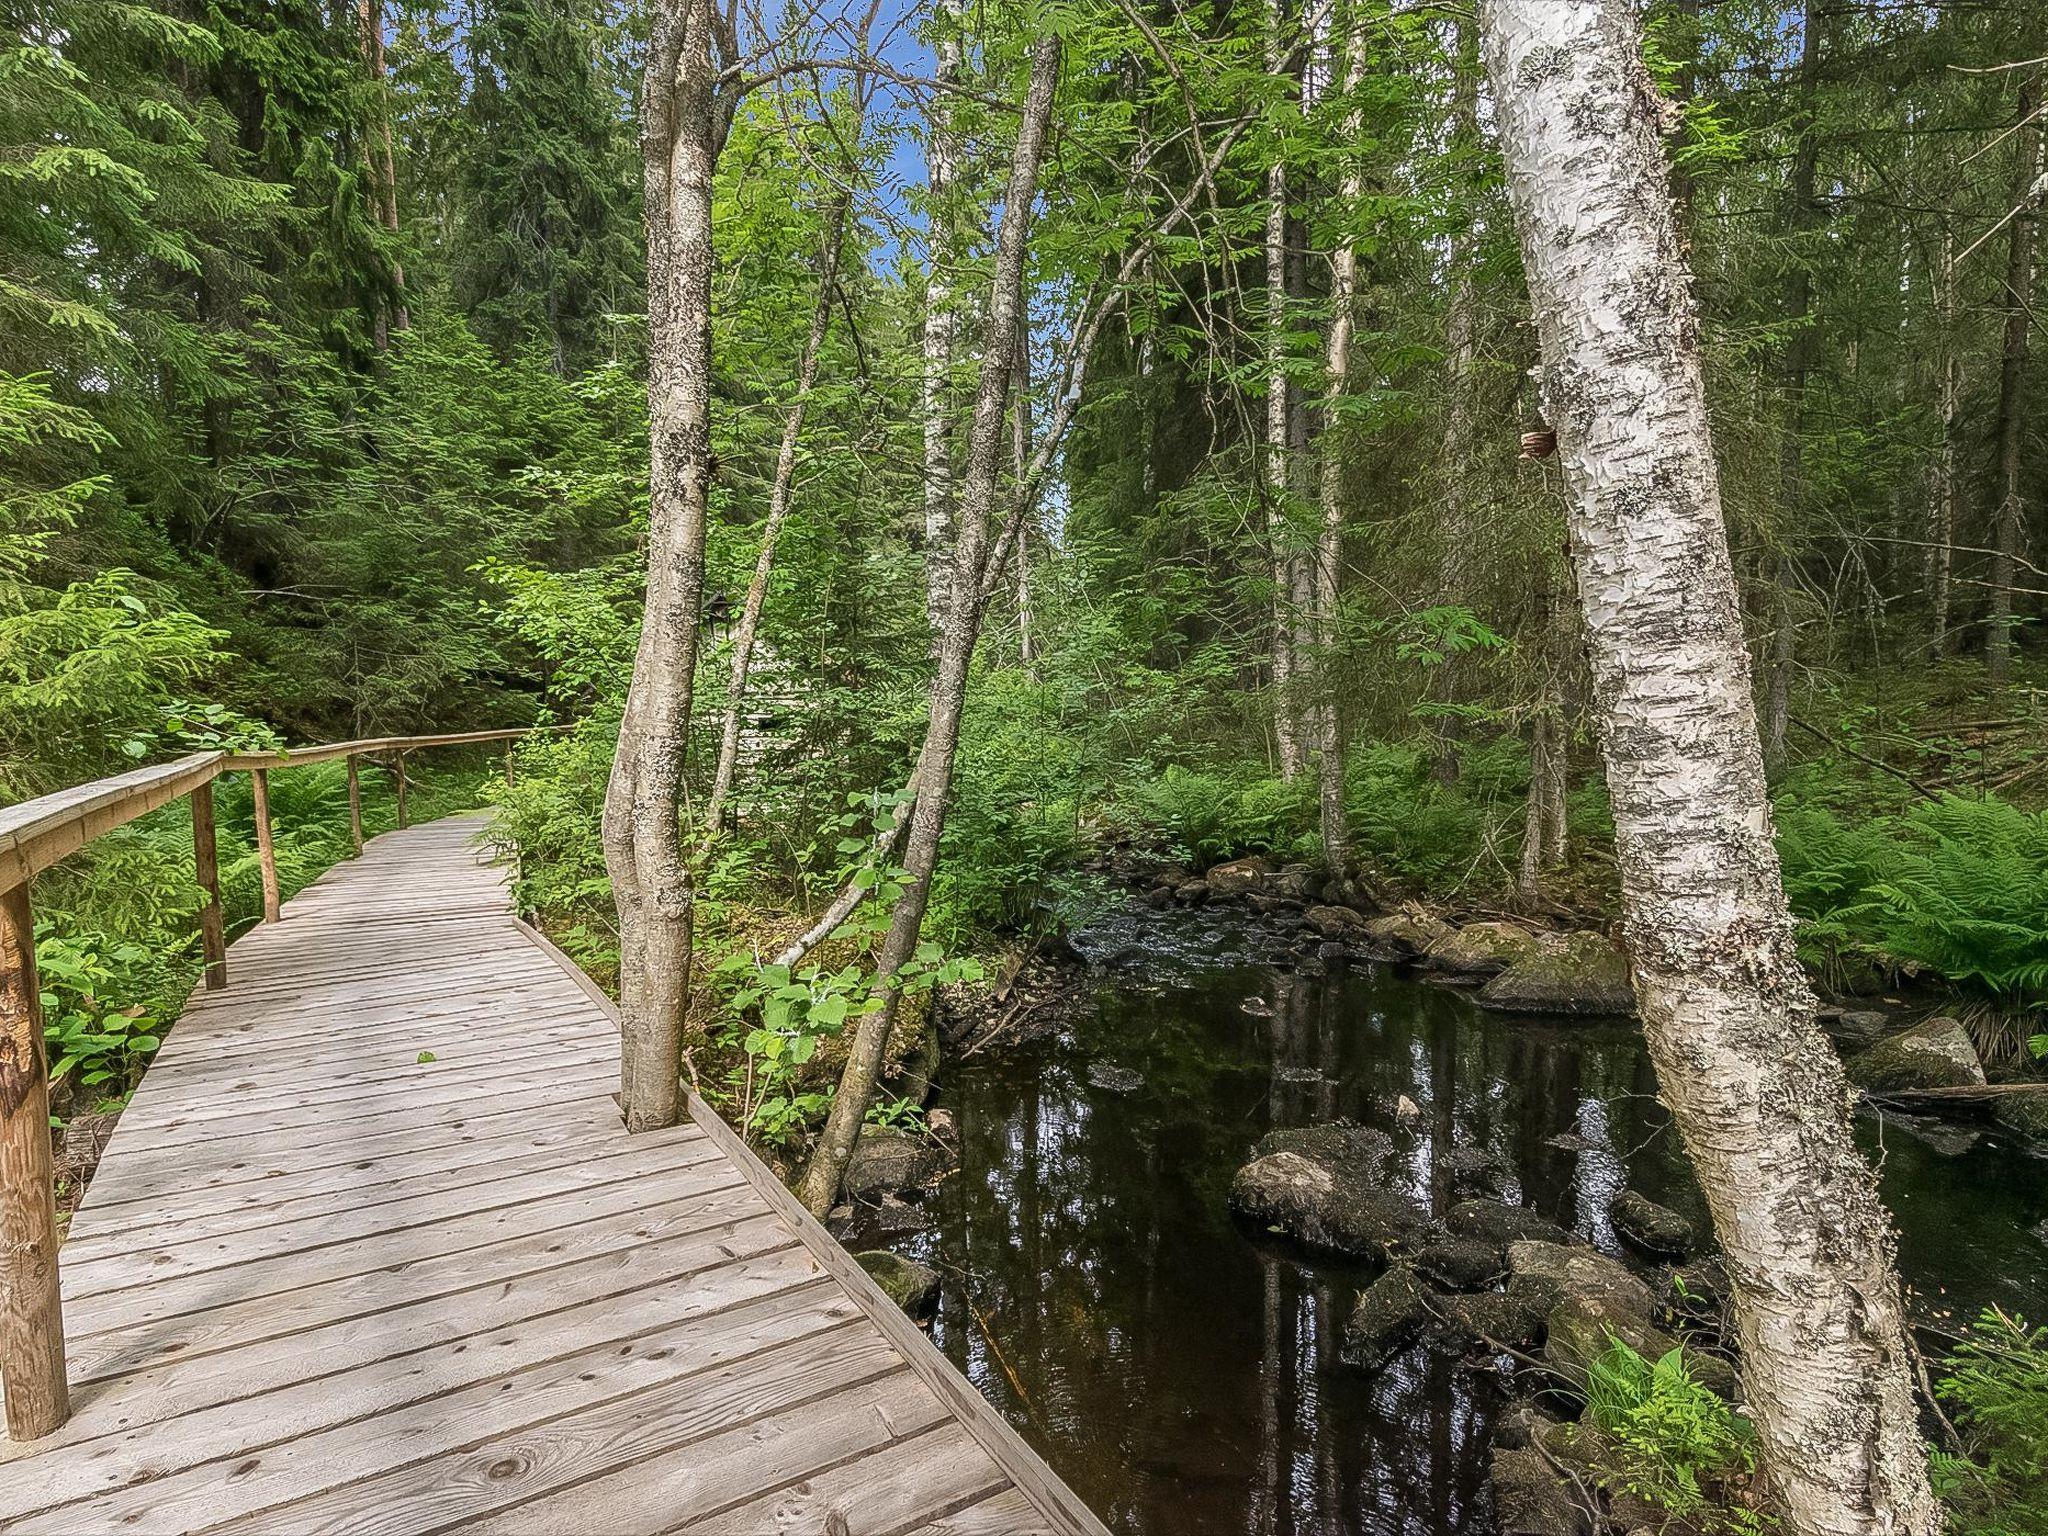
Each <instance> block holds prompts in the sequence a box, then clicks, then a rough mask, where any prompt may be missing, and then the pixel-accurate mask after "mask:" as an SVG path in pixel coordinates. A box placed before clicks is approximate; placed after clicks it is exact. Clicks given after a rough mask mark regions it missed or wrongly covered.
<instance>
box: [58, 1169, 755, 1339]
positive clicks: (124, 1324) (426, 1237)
mask: <svg viewBox="0 0 2048 1536" xmlns="http://www.w3.org/2000/svg"><path fill="white" fill-rule="evenodd" d="M666 1156H667V1152H666V1149H664V1148H654V1149H650V1150H649V1151H647V1152H644V1153H643V1152H637V1151H628V1152H627V1153H626V1154H625V1155H624V1156H623V1157H621V1158H620V1159H619V1160H618V1161H617V1162H615V1163H613V1164H612V1165H611V1166H610V1168H609V1169H608V1170H607V1171H606V1174H605V1182H603V1183H601V1184H598V1185H596V1186H594V1187H592V1188H589V1189H571V1190H565V1191H558V1192H556V1193H552V1194H547V1195H541V1196H538V1197H535V1198H532V1199H528V1200H524V1201H521V1202H520V1203H519V1204H517V1205H512V1206H507V1207H505V1208H503V1209H501V1210H488V1211H475V1212H471V1213H469V1214H466V1215H462V1216H452V1217H447V1218H445V1219H443V1220H441V1221H438V1222H435V1223H434V1224H433V1225H431V1226H427V1227H414V1228H407V1229H406V1230H404V1231H402V1232H395V1233H387V1234H380V1235H378V1236H376V1237H375V1238H370V1239H358V1240H356V1241H352V1242H343V1243H336V1244H334V1245H333V1246H332V1247H328V1248H316V1249H312V1250H309V1251H306V1252H303V1253H295V1254H286V1255H284V1256H282V1257H277V1258H264V1259H252V1260H250V1261H249V1262H248V1263H246V1264H240V1265H237V1266H235V1268H234V1269H233V1270H232V1271H230V1272H228V1273H226V1274H224V1275H216V1274H212V1273H208V1272H201V1273H199V1274H192V1275H182V1276H177V1277H174V1278H172V1279H168V1280H164V1281H161V1282H158V1283H155V1284H151V1285H148V1286H145V1287H143V1288H141V1289H140V1290H129V1289H123V1290H115V1291H106V1292H101V1293H99V1294H97V1295H91V1296H82V1297H77V1298H69V1297H67V1312H68V1316H69V1318H70V1321H71V1328H72V1333H73V1335H74V1337H75V1338H76V1339H77V1340H78V1341H79V1344H80V1346H81V1348H85V1347H89V1345H90V1341H91V1339H92V1337H93V1335H95V1334H100V1333H106V1332H109V1331H115V1330H118V1331H122V1332H126V1331H129V1330H133V1329H139V1328H142V1327H144V1326H145V1325H147V1324H151V1323H161V1322H163V1321H165V1320H166V1319H170V1318H176V1317H179V1316H182V1315H183V1314H186V1313H192V1312H210V1311H213V1310H215V1309H217V1308H220V1307H222V1306H223V1305H225V1304H228V1303H238V1302H247V1301H250V1300H252V1299H257V1298H262V1297H267V1296H274V1295H278V1294H279V1293H294V1292H299V1291H305V1290H319V1289H321V1288H322V1287H324V1286H326V1285H327V1283H328V1282H331V1281H342V1280H349V1279H351V1278H354V1277H357V1276H362V1275H366V1274H378V1273H390V1272H391V1271H392V1270H393V1269H394V1268H398V1267H404V1266H412V1265H418V1264H421V1263H424V1262H425V1261H427V1260H430V1259H441V1258H446V1257H449V1256H451V1255H457V1254H463V1253H468V1252H471V1251H472V1250H488V1249H491V1248H493V1247H496V1246H497V1245H499V1244H501V1243H503V1242H506V1241H507V1240H513V1239H516V1240H520V1241H532V1240H533V1239H535V1238H544V1237H546V1236H548V1235H549V1234H552V1233H556V1232H560V1233H563V1234H564V1239H563V1240H564V1241H573V1240H574V1238H575V1237H576V1236H577V1235H579V1234H581V1233H586V1232H590V1231H593V1230H599V1231H602V1230H610V1229H612V1228H613V1227H615V1226H616V1225H617V1223H616V1222H614V1221H612V1220H611V1219H610V1218H617V1217H632V1216H638V1215H639V1214H640V1213H642V1212H645V1211H647V1210H649V1209H650V1208H654V1207H661V1206H667V1205H673V1204H676V1203H678V1202H681V1203H684V1204H688V1203H689V1202H690V1201H691V1200H692V1199H693V1198H695V1197H697V1196H700V1195H708V1194H712V1193H715V1192H717V1191H718V1190H721V1189H725V1188H729V1187H731V1186H732V1183H733V1181H734V1180H735V1179H736V1178H737V1177H738V1175H736V1174H735V1173H734V1172H733V1170H732V1169H731V1167H730V1166H729V1165H727V1164H725V1163H722V1162H713V1163H707V1164H700V1165H698V1166H696V1167H692V1168H681V1169H673V1170H670V1169H665V1168H663V1167H662V1164H663V1162H664V1160H665V1158H666Z"/></svg>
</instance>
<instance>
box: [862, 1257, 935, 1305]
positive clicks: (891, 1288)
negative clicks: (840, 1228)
mask: <svg viewBox="0 0 2048 1536" xmlns="http://www.w3.org/2000/svg"><path fill="white" fill-rule="evenodd" d="M853 1257H854V1262H855V1263H857V1264H859V1265H860V1267H861V1268H862V1269H864V1270H866V1271H867V1272H868V1278H869V1279H871V1280H873V1281H874V1282H875V1284H876V1285H878V1286H880V1287H881V1288H882V1294H883V1295H884V1296H887V1297H888V1298H889V1299H890V1300H891V1301H893V1302H895V1303H896V1305H897V1306H899V1307H901V1308H902V1309H903V1310H904V1311H905V1312H907V1313H909V1314H910V1315H911V1316H912V1317H914V1318H917V1319H918V1320H920V1321H922V1320H923V1319H925V1318H927V1317H930V1316H931V1315H932V1313H933V1312H935V1311H937V1310H938V1305H939V1272H938V1271H937V1270H935V1269H933V1268H931V1267H930V1266H929V1265H926V1264H920V1263H918V1262H917V1260H915V1259H906V1258H904V1257H903V1255H902V1254H900V1253H891V1252H890V1251H889V1250H888V1249H886V1248H871V1249H869V1250H868V1251H867V1252H866V1253H856V1254H855V1255H854V1256H853Z"/></svg>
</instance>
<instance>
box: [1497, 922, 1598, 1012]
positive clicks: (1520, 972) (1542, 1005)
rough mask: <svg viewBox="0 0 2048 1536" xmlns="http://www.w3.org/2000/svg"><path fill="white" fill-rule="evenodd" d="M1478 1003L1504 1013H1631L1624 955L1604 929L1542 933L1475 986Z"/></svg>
mask: <svg viewBox="0 0 2048 1536" xmlns="http://www.w3.org/2000/svg"><path fill="white" fill-rule="evenodd" d="M1478 1003H1479V1006H1480V1007H1482V1008H1493V1009H1497V1010H1499V1011H1501V1012H1504V1013H1548V1014H1565V1015H1577V1016H1587V1017H1602V1016H1614V1015H1624V1014H1631V1013H1634V1012H1635V1007H1636V1000H1635V989H1634V987H1633V986H1632V985H1631V984H1630V982H1629V975H1628V957H1627V956H1626V955H1624V954H1623V953H1622V952H1621V950H1620V949H1618V948H1617V947H1616V946H1615V944H1614V942H1613V941H1612V940H1610V939H1609V938H1608V937H1607V936H1606V935H1605V934H1602V933H1566V934H1552V935H1546V936H1545V937H1544V939H1543V940H1542V942H1541V943H1540V944H1539V945H1538V947H1537V949H1536V951H1535V953H1533V954H1530V955H1526V956H1524V957H1523V958H1521V959H1519V960H1517V961H1515V962H1514V963H1513V964H1512V965H1510V966H1509V967H1508V968H1507V969H1506V970H1504V971H1502V972H1501V973H1500V974H1499V975H1498V976H1496V977H1494V978H1493V979H1492V980H1491V981H1489V982H1488V983H1487V984H1486V985H1485V986H1483V987H1481V988H1480V989H1479V995H1478Z"/></svg>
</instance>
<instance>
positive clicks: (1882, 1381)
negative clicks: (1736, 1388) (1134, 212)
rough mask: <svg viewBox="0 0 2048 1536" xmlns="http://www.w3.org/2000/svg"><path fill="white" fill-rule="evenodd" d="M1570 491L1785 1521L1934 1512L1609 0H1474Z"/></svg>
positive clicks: (1666, 227)
mask: <svg viewBox="0 0 2048 1536" xmlns="http://www.w3.org/2000/svg"><path fill="white" fill-rule="evenodd" d="M1480 17H1481V24H1482V29H1483V46H1484V52H1485V58H1486V68H1487V74H1488V77H1489V79H1490V81H1491V83H1492V87H1493V92H1494V97H1495V105H1496V119H1497V122H1498V125H1499V134H1500V141H1501V146H1502V150H1503V153H1504V156H1505V159H1506V165H1507V171H1508V181H1509V190H1510V194H1511V197H1512V200H1513V204H1514V210H1515V221H1516V226H1517V232H1518V234H1519V237H1520V243H1521V247H1522V253H1523V259H1524V263H1525V265H1526V268H1527V273H1528V281H1529V290H1530V295H1531V298H1532V301H1533V303H1534V307H1535V312H1536V322H1537V330H1538V336H1539V340H1540V344H1541V348H1542V355H1543V369H1542V379H1543V392H1544V399H1545V406H1546V410H1547V412H1548V414H1549V418H1550V420H1551V422H1552V423H1553V424H1554V425H1555V427H1556V429H1557V434H1558V442H1559V446H1560V450H1561V452H1562V455H1563V461H1564V469H1565V476H1566V481H1567V486H1568V489H1569V492H1570V529H1571V539H1572V551H1573V566H1574V571H1575V575H1576V578H1577V583H1578V589H1579V599H1580V602H1581V604H1582V606H1583V608H1584V610H1585V616H1586V626H1587V634H1588V652H1589V657H1590V660H1591V663H1592V669H1593V676H1594V685H1595V696H1596V714H1597V717H1598V720H1599V724H1600V728H1601V736H1602V744H1603V747H1604V751H1605V757H1606V766H1607V782H1608V788H1609V792H1610V794H1611V796H1612V798H1613V804H1614V821H1615V837H1616V843H1617V847H1618V851H1619V855H1620V865H1621V878H1622V897H1623V908H1624V913H1625V917H1626V928H1627V939H1628V947H1629V952H1630V957H1631V961H1632V964H1633V968H1634V973H1635V983H1636V993H1637V998H1638V1002H1639V1005H1640V1008H1641V1012H1642V1019H1643V1028H1644V1032H1645V1035H1646V1036H1647V1039H1648V1044H1649V1049H1650V1054H1651V1057H1652V1059H1653V1060H1654V1062H1655V1065H1656V1069H1657V1076H1658V1080H1659V1083H1660V1085H1661V1089H1662V1093H1663V1096H1664V1099H1665V1100H1666V1102H1667V1103H1668V1104H1669V1105H1670V1108H1671V1114H1672V1119H1673V1121H1674V1123H1675V1124H1676V1126H1677V1128H1678V1131H1679V1133H1680V1135H1681V1136H1682V1137H1683V1139H1684V1142H1685V1146H1686V1149H1687V1151H1688V1152H1689V1153H1690V1155H1691V1157H1692V1161H1693V1164H1694V1166H1695V1167H1696V1168H1697V1170H1698V1172H1699V1177H1700V1183H1701V1186H1702V1188H1703V1189H1704V1190H1705V1193H1706V1197H1707V1203H1708V1205H1709V1207H1710V1209H1711V1211H1712V1213H1713V1218H1714V1226H1715V1230H1716V1232H1717V1234H1718V1235H1719V1237H1720V1239H1721V1242H1722V1245H1723V1247H1724V1248H1725V1250H1726V1253H1727V1261H1728V1271H1729V1277H1730V1281H1731V1283H1732V1290H1733V1297H1734V1313H1735V1324H1736V1333H1737V1336H1738V1339H1739V1343H1740V1346H1741V1350H1742V1378H1743V1384H1744V1387H1745V1391H1746V1395H1747V1399H1748V1403H1749V1409H1750V1412H1751V1414H1752V1415H1753V1417H1754V1420H1755V1423H1756V1426H1757V1429H1758V1432H1759V1436H1760V1440H1761V1446H1762V1451H1763V1456H1764V1462H1765V1466H1766V1469H1767V1471H1768V1473H1769V1475H1770V1477H1771V1480H1772V1483H1773V1485H1774V1487H1775V1489H1776V1491H1777V1493H1778V1495H1779V1497H1780V1499H1781V1500H1782V1503H1783V1507H1784V1510H1785V1513H1786V1517H1787V1523H1788V1525H1789V1527H1790V1528H1791V1529H1792V1530H1794V1531H1797V1532H1800V1533H1802V1536H1823V1533H1826V1536H1852V1533H1853V1536H1876V1533H1880V1532H1884V1533H1891V1536H1933V1533H1934V1532H1935V1531H1937V1530H1938V1529H1939V1527H1940V1523H1941V1521H1940V1515H1939V1512H1938V1510H1937V1508H1936V1505H1935V1502H1934V1499H1933V1497H1932V1495H1931V1493H1930V1491H1929V1486H1928V1476H1927V1460H1926V1449H1925V1446H1924V1444H1923V1443H1922V1440H1921V1436H1920V1424H1919V1416H1918V1412H1917V1408H1916V1404H1915V1400H1914V1394H1913V1388H1912V1370H1911V1364H1910V1359H1909V1343H1908V1338H1907V1332H1906V1320H1905V1316H1904V1312H1903V1307H1902V1304H1901V1299H1900V1292H1899V1284H1898V1279H1897V1275H1896V1272H1895V1268H1894V1262H1893V1237H1892V1229H1891V1222H1890V1219H1889V1217H1888V1216H1887V1214H1886V1212H1885V1210H1884V1208H1883V1206H1882V1205H1881V1204H1880V1203H1879V1201H1878V1194H1877V1183H1876V1179H1875V1177H1874V1175H1873V1173H1872V1171H1871V1168H1870V1166H1869V1164H1868V1163H1866V1162H1865V1161H1864V1159H1863V1158H1862V1156H1861V1154H1860V1153H1859V1152H1858V1151H1857V1149H1856V1146H1855V1142H1854V1140H1853V1139H1852V1137H1851V1134H1850V1122H1849V1106H1850V1096H1849V1090H1848V1086H1847V1083H1846V1081H1845V1080H1844V1077H1843V1073H1842V1069H1841V1065H1840V1063H1839V1061H1838V1060H1837V1059H1836V1057H1835V1053H1834V1051H1833V1050H1832V1048H1831V1047H1830V1046H1829V1045H1828V1042H1827V1041H1826V1039H1825V1038H1824V1037H1823V1036H1822V1035H1821V1033H1820V1031H1819V1029H1818V1028H1817V1027H1816V1026H1815V1024H1814V1021H1813V998H1812V994H1811V992H1810V990H1809V988H1808V985H1807V981H1806V977H1805V975H1804V973H1803V972H1802V971H1801V969H1800V967H1799V961H1798V957H1797V955H1796V954H1795V952H1794V947H1793V931H1792V921H1791V918H1790V916H1789V914H1788V912H1787V910H1786V905H1785V894H1784V889H1783V884H1782V880H1781V876H1780V873H1779V868H1778V859H1777V854H1776V851H1775V849H1774V847H1773V844H1772V840H1771V814H1770V806H1769V803H1768V801H1767V800H1766V798H1765V794H1764V778H1763V757H1762V747H1761V743H1760V739H1759V735H1758V730H1757V719H1756V711H1755V705H1754V703H1753V702H1752V697H1751V691H1750V676H1749V666H1748V661H1747V656H1746V652H1745V650H1744V645H1743V636H1742V631H1741V621H1740V615H1739V611H1738V606H1737V597H1736V586H1735V573H1734V569H1733V565H1732V562H1731V560H1730V557H1729V551H1728V540H1727V534H1726V531H1725V529H1724V527H1723V524H1722V513H1721V496H1720V486H1719V481H1718V477H1717V473H1716V468H1715V462H1714V451H1713V443H1712V440H1711V437H1710V434H1709V431H1708V424H1707V407H1706V399H1705V392H1704V384H1703V380H1702V370H1701V364H1700V355H1699V341H1698V336H1697V332H1696V325H1695V320H1694V313H1693V307H1692V299H1691V294H1690V288H1689V281H1690V280H1689V275H1688V273H1687V270H1686V263H1685V259H1684V256H1683V254H1682V248H1681V246H1680V243H1679V238H1678V234H1677V231H1676V229H1675V227H1674V220H1673V216H1672V206H1671V198H1670V183H1669V176H1668V172H1667V168H1666V166H1665V163H1664V155H1663V148H1662V145H1661V142H1660V138H1659V134H1660V130H1661V129H1662V128H1663V127H1664V125H1665V123H1666V104H1665V103H1664V102H1662V101H1661V100H1660V99H1659V97H1658V95H1657V92H1656V89H1655V86H1654V84H1653V83H1652V81H1651V79H1650V77H1649V74H1648V72H1647V71H1646V69H1645V68H1644V65H1643V62H1642V39H1641V34H1640V32H1639V30H1638V28H1637V23H1636V20H1635V17H1634V13H1633V7H1632V5H1631V4H1630V0H1482V4H1481V6H1480Z"/></svg>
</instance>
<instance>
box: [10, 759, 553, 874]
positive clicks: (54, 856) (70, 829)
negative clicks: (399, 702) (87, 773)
mask: <svg viewBox="0 0 2048 1536" xmlns="http://www.w3.org/2000/svg"><path fill="white" fill-rule="evenodd" d="M569 729H571V727H570V726H567V725H529V726H516V727H513V728H510V729H506V730H492V731H453V732H444V733H442V734H440V735H434V736H367V737H364V738H362V739H361V740H358V741H333V742H324V743H320V744H318V745H314V746H308V747H287V748H284V749H282V750H281V751H277V752H193V753H191V754H189V755H187V756H185V757H181V758H177V759H175V760H174V761H172V762H168V763H154V764H151V765H149V766H148V767H144V768H131V769H129V770H128V772H126V773H117V774H113V775H111V776H110V777H108V778H104V779H93V780H91V781H90V782H88V783H84V784H74V785H72V786H71V787H70V788H69V789H59V790H53V791H52V792H51V793H49V794H47V795H38V796H37V797H36V798H35V799H33V800H24V801H22V802H21V803H20V804H19V805H11V806H8V807H7V808H6V809H4V810H0V891H9V890H12V889H13V888H14V887H16V886H18V885H26V884H27V883H28V882H29V881H31V880H33V879H34V878H35V877H36V876H37V875H39V874H41V873H42V872H43V871H44V870H46V869H48V868H50V867H51V866H52V865H54V864H56V863H58V862H59V861H60V860H63V859H66V858H69V857H70V856H71V855H72V854H74V853H76V852H77V851H78V850H79V849H81V848H83V847H84V846H85V845H86V844H87V843H89V842H91V841H92V840H93V839H94V838H97V837H101V836H104V835H105V834H106V833H108V832H111V831H113V830H114V828H116V827H119V826H123V825H125V824H126V823H128V822H131V821H133V820H135V819H136V818H137V817H139V816H147V815H148V814H149V813H150V812H151V811H154V810H157V809H159V808H161V807H163V806H166V805H169V804H170V803H171V802H172V801H173V800H176V799H178V798H179V797H180V796H182V795H188V794H190V793H191V792H192V791H193V790H195V789H197V788H198V787H199V786H200V785H202V784H210V783H212V782H213V781H214V780H215V779H217V778H219V777H220V776H221V775H222V774H224V773H237V772H246V771H249V770H252V769H266V770H267V769H271V768H304V767H308V766H310V765H312V764H314V763H327V762H332V761H334V760H335V759H336V758H346V757H359V756H362V755H365V754H367V753H371V752H412V751H417V750H419V749H421V748H424V747H456V746H467V745H470V744H473V743H477V742H486V741H511V740H513V739H514V738H516V737H521V736H535V735H542V734H545V733H548V732H552V731H565V730H569Z"/></svg>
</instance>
